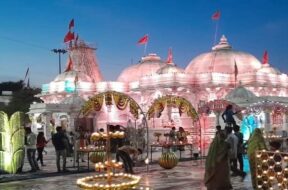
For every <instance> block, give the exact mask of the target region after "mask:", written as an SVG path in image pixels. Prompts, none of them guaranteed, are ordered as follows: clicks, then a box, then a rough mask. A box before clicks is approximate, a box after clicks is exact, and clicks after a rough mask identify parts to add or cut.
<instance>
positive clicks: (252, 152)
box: [247, 128, 267, 189]
mask: <svg viewBox="0 0 288 190" xmlns="http://www.w3.org/2000/svg"><path fill="white" fill-rule="evenodd" d="M263 149H265V150H267V147H266V144H265V140H264V137H263V135H262V131H261V130H260V129H259V128H256V129H255V130H254V132H253V134H252V136H251V137H250V139H249V140H248V149H247V155H248V159H249V165H250V173H251V179H252V185H253V188H254V189H257V185H256V151H258V150H263Z"/></svg>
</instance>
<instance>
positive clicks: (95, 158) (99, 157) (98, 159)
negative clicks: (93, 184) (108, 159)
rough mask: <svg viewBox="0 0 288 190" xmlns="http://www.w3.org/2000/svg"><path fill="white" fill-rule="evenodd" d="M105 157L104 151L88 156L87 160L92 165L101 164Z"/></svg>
mask: <svg viewBox="0 0 288 190" xmlns="http://www.w3.org/2000/svg"><path fill="white" fill-rule="evenodd" d="M105 155H106V153H105V152H104V151H100V152H92V153H91V154H90V156H89V159H90V161H91V162H93V163H98V162H103V161H104V158H105Z"/></svg>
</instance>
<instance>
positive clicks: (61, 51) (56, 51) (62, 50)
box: [51, 49, 67, 74]
mask: <svg viewBox="0 0 288 190" xmlns="http://www.w3.org/2000/svg"><path fill="white" fill-rule="evenodd" d="M51 51H52V52H54V53H58V56H59V74H60V73H61V53H62V54H65V53H66V52H67V51H66V50H65V49H52V50H51Z"/></svg>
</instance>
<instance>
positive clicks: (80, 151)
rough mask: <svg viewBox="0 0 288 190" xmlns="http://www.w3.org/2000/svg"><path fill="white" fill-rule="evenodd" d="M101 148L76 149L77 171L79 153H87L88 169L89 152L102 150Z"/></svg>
mask: <svg viewBox="0 0 288 190" xmlns="http://www.w3.org/2000/svg"><path fill="white" fill-rule="evenodd" d="M103 151H104V150H102V149H96V148H82V149H79V150H77V151H76V161H77V167H78V171H79V170H80V164H79V163H80V162H79V155H80V154H84V153H87V162H88V170H89V168H90V153H91V152H103Z"/></svg>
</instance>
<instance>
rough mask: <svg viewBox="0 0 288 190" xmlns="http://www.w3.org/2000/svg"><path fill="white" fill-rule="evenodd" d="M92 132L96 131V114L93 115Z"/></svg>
mask: <svg viewBox="0 0 288 190" xmlns="http://www.w3.org/2000/svg"><path fill="white" fill-rule="evenodd" d="M93 131H94V132H95V131H98V121H97V114H96V113H95V114H93Z"/></svg>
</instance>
